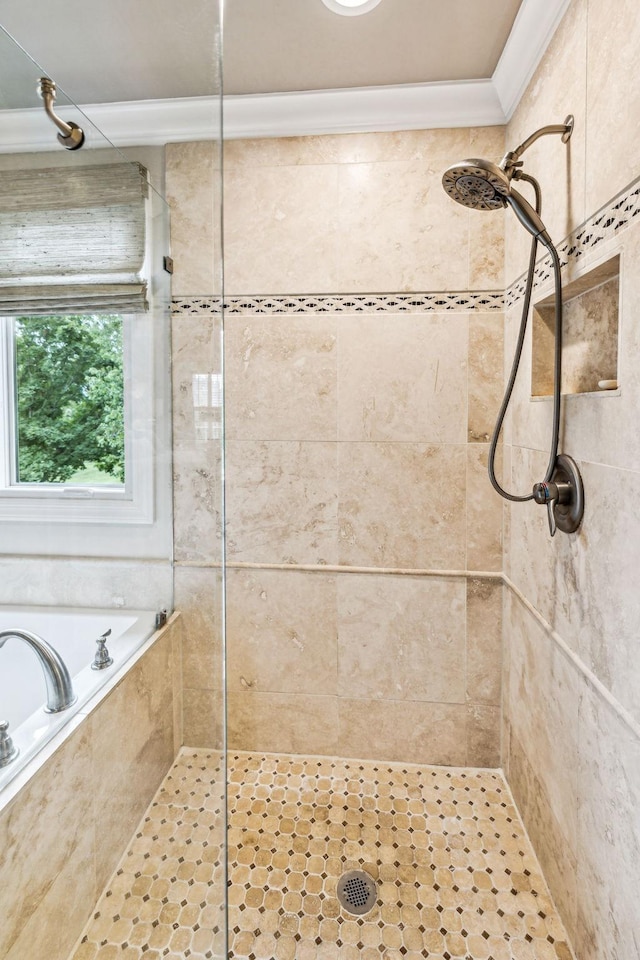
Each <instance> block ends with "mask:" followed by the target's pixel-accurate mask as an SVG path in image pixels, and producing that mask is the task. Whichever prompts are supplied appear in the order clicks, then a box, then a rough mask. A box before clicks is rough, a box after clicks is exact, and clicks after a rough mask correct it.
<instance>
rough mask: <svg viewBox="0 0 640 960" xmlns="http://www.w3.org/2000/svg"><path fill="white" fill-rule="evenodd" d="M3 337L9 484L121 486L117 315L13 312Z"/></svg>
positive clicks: (122, 447) (121, 383) (120, 363)
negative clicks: (8, 353) (11, 448)
mask: <svg viewBox="0 0 640 960" xmlns="http://www.w3.org/2000/svg"><path fill="white" fill-rule="evenodd" d="M10 342H12V344H13V357H10V358H9V368H10V369H11V370H12V372H13V374H14V389H13V390H10V391H9V399H10V400H11V399H13V403H12V404H10V405H9V406H8V412H9V419H10V426H9V433H10V435H11V436H12V439H13V442H14V444H15V454H14V456H13V457H12V458H11V463H10V464H9V469H10V472H11V475H10V477H9V478H8V479H9V483H10V485H14V484H19V485H20V486H21V487H23V486H24V485H25V484H61V483H64V484H67V485H68V486H82V487H84V486H100V487H103V486H105V485H108V486H109V487H117V488H122V487H123V485H124V482H125V444H124V368H123V360H122V317H119V316H110V315H108V314H107V315H104V316H102V315H100V314H97V315H93V316H91V315H80V316H53V317H19V318H16V319H15V320H14V321H13V335H12V336H10Z"/></svg>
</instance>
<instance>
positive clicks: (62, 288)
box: [0, 163, 149, 316]
mask: <svg viewBox="0 0 640 960" xmlns="http://www.w3.org/2000/svg"><path fill="white" fill-rule="evenodd" d="M148 189H149V188H148V181H147V171H146V170H145V168H144V167H142V166H141V165H140V164H137V163H114V164H97V165H93V166H78V167H75V166H72V165H71V164H69V165H68V166H64V167H46V168H41V169H29V170H2V171H0V316H33V315H40V316H42V315H46V314H58V313H60V314H69V313H138V312H140V311H143V310H146V309H147V297H146V294H147V284H146V282H145V280H144V278H143V276H142V272H143V268H144V261H145V250H146V238H145V223H146V199H147V196H148Z"/></svg>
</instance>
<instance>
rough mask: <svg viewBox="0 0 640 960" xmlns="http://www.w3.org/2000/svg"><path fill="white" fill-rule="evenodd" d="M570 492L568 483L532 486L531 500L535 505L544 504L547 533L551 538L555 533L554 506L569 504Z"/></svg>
mask: <svg viewBox="0 0 640 960" xmlns="http://www.w3.org/2000/svg"><path fill="white" fill-rule="evenodd" d="M571 497H572V490H571V484H570V483H553V482H550V483H545V482H544V481H543V482H542V483H536V484H534V486H533V499H534V500H535V502H536V503H540V504H542V505H544V504H546V507H547V519H548V521H549V533H550V534H551V536H552V537H554V536H555V533H556V515H555V513H554V510H555V507H556V504H558V503H571Z"/></svg>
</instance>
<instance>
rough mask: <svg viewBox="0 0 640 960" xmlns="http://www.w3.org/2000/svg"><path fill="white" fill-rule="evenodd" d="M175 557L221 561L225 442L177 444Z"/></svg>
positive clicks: (174, 489) (177, 558) (174, 477)
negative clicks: (199, 444) (223, 444)
mask: <svg viewBox="0 0 640 960" xmlns="http://www.w3.org/2000/svg"><path fill="white" fill-rule="evenodd" d="M173 526H174V550H175V558H176V560H183V561H184V560H186V561H193V560H200V561H213V562H216V561H219V560H220V556H221V553H222V443H221V441H220V440H215V441H212V442H210V443H207V444H206V445H201V446H198V447H192V446H187V447H181V446H178V445H176V446H174V450H173Z"/></svg>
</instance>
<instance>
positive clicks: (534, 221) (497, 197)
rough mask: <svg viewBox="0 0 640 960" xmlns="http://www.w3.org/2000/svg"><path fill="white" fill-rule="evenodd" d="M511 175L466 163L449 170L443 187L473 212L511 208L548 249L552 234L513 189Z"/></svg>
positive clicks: (478, 163)
mask: <svg viewBox="0 0 640 960" xmlns="http://www.w3.org/2000/svg"><path fill="white" fill-rule="evenodd" d="M511 176H513V173H511V175H509V174H507V173H506V172H505V171H504V170H503V169H502V167H499V166H498V165H497V164H496V163H492V162H491V161H490V160H480V159H478V158H476V159H473V160H463V161H462V162H461V163H454V164H453V166H451V167H448V168H447V169H446V170H445V172H444V174H443V177H442V186H443V187H444V189H445V192H446V193H448V194H449V196H450V197H451V199H452V200H455V201H456V203H460V204H462V206H463V207H471V209H472V210H499V209H500V208H501V207H506V206H510V207H511V209H512V210H513V212H514V213H515V215H516V217H517V218H518V220H519V221H520V223H521V224H522V226H523V227H524V228H525V230H528V231H529V233H530V234H531V235H532V236H534V237H536V238H537V239H539V240H541V241H542V243H544V244H545V245H546V244H547V243H550V242H551V241H550V238H549V234H548V233H547V230H546V227H545V225H544V223H543V222H542V220H541V219H540V217H539V215H538V214H537V213H536V211H535V210H534V209H533V207H532V206H531V204H530V203H529V202H528V201H527V200H525V198H524V197H523V196H522V194H520V193H518V191H517V190H515V189H514V187H513V186H512V185H511Z"/></svg>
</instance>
